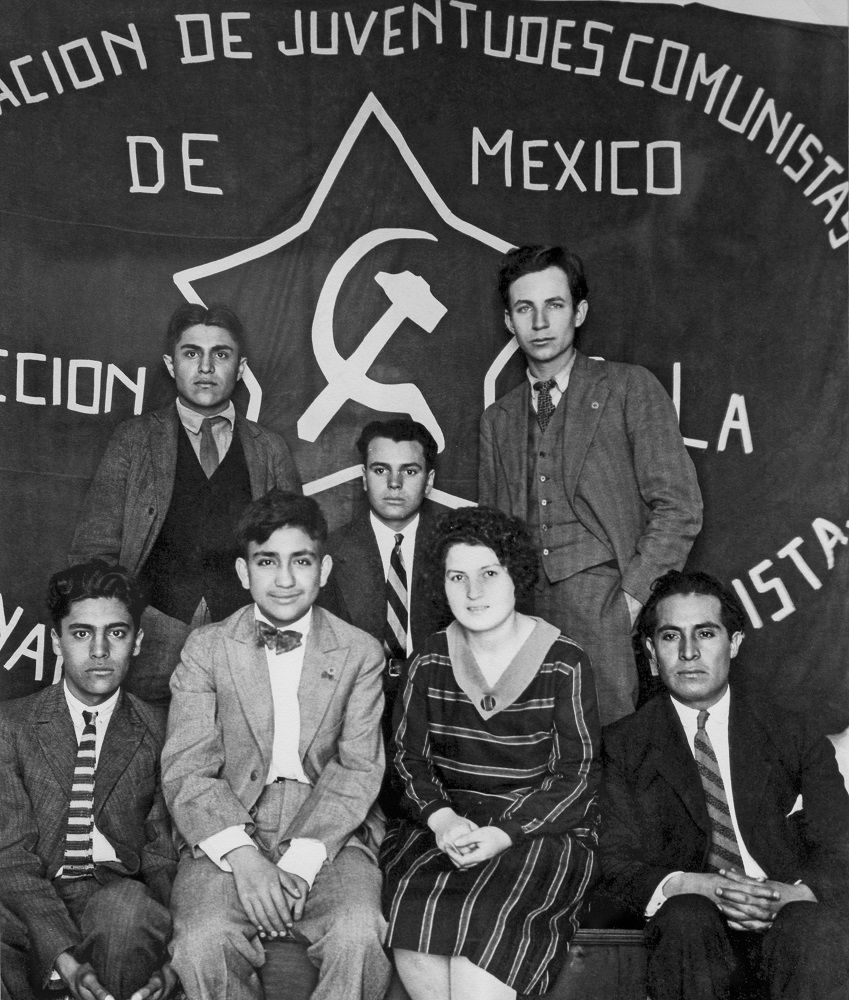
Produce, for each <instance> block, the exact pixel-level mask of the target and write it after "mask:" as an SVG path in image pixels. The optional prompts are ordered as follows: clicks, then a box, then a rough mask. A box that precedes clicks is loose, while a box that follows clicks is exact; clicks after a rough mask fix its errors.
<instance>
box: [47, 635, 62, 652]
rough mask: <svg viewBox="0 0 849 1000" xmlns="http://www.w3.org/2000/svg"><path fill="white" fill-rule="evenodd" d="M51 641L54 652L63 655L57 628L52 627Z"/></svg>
mask: <svg viewBox="0 0 849 1000" xmlns="http://www.w3.org/2000/svg"><path fill="white" fill-rule="evenodd" d="M50 643H51V645H52V646H53V652H54V653H55V654H56V655H57V656H61V655H62V650H61V648H60V646H59V634H58V633H57V631H56V629H55V628H52V629H50Z"/></svg>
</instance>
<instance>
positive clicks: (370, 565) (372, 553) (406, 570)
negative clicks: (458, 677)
mask: <svg viewBox="0 0 849 1000" xmlns="http://www.w3.org/2000/svg"><path fill="white" fill-rule="evenodd" d="M357 450H358V451H359V453H360V456H361V457H362V461H363V490H364V492H365V495H366V498H367V499H368V505H367V506H366V505H363V508H364V509H363V510H362V511H360V512H358V514H357V515H356V516H355V517H354V518H353V520H351V521H350V523H348V524H346V525H345V526H344V527H342V528H339V529H338V530H337V531H335V532H333V534H331V536H330V538H329V539H328V542H327V551H328V553H329V555H330V556H331V557H332V559H333V572H332V573H331V574H330V579H329V580H328V582H327V585H326V586H325V587H324V588H323V590H322V591H321V594H320V596H319V599H318V603H319V604H320V605H321V606H322V607H324V608H327V610H328V611H332V612H333V614H335V615H338V616H339V617H340V618H342V619H344V620H345V621H347V622H350V623H351V624H352V625H356V626H357V627H358V628H361V629H364V630H365V631H366V632H368V633H369V634H370V635H373V636H374V637H375V639H378V640H380V642H381V643H383V648H384V652H385V654H386V668H385V670H384V673H383V694H384V697H385V699H386V707H385V709H384V712H383V734H384V739H385V740H386V741H387V744H388V741H389V739H390V736H391V729H392V711H393V708H394V705H395V696H396V694H397V691H398V687H399V683H400V675H401V667H402V665H403V662H404V660H405V659H406V657H407V656H408V655H409V654H410V653H411V652H412V650H413V647H414V646H415V645H417V644H418V643H421V642H423V641H424V640H425V639H426V638H427V637H428V636H429V635H430V634H431V632H435V631H436V630H437V629H438V628H439V626H440V625H441V624H444V623H443V622H441V621H440V618H439V613H438V611H437V609H436V606H435V605H434V604H433V602H432V600H431V599H430V596H429V594H428V592H427V588H426V587H425V586H424V581H423V567H424V564H425V555H424V553H425V550H426V547H427V540H428V534H429V531H430V529H431V526H432V524H433V522H434V520H435V517H436V515H435V514H434V511H433V505H432V504H431V503H430V501H428V499H427V496H428V494H429V493H430V491H431V487H432V486H433V477H434V472H435V465H436V456H437V445H436V441H434V439H433V436H432V435H431V433H430V431H428V429H427V428H426V427H424V426H423V425H422V424H420V423H417V422H416V421H414V420H409V419H397V420H384V421H378V420H375V421H373V422H372V423H370V424H367V425H366V426H365V427H364V428H363V430H362V433H361V434H360V436H359V438H358V439H357ZM399 536H400V537H401V541H400V543H399V542H398V537H399ZM396 549H397V550H398V551H397V552H394V551H393V550H396ZM395 559H399V560H400V566H401V575H402V577H403V586H402V593H401V594H399V593H398V592H397V591H396V590H395V589H394V587H395V586H396V585H395V584H394V582H393V579H392V575H393V561H394V560H395ZM396 602H398V603H396ZM390 607H391V608H392V609H393V610H392V611H391V612H390V611H389V609H390ZM399 607H400V608H401V609H402V612H401V619H402V620H401V621H399V618H398V608H399ZM396 801H397V797H396V796H395V794H394V793H393V792H392V789H391V783H390V781H389V775H388V774H387V778H386V780H385V781H384V786H383V789H382V790H381V795H380V804H381V806H382V807H383V810H384V812H385V813H386V814H387V815H391V816H394V815H395V814H396V812H397V808H396Z"/></svg>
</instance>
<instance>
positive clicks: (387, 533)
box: [369, 510, 419, 548]
mask: <svg viewBox="0 0 849 1000" xmlns="http://www.w3.org/2000/svg"><path fill="white" fill-rule="evenodd" d="M369 517H370V518H371V526H372V529H373V530H374V534H375V537H376V538H377V540H378V544H379V545H380V546H381V548H383V547H385V546H387V545H388V546H389V547H390V548H392V546H394V545H395V536H396V535H398V534H401V535H403V536H404V541H405V542H407V541H410V542H412V541H414V539H415V537H416V531H418V527H419V515H418V514H416V516H415V517H414V518H413V520H412V521H410V523H409V524H408V525H407V527H406V528H402V529H401V530H400V532H399V531H396V530H395V529H394V528H389V527H387V526H386V525H385V524H384V523H383V521H381V520H380V518H378V517H375V514H374V511H373V510H370V511H369ZM381 543H382V544H381Z"/></svg>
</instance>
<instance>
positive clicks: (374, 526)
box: [369, 511, 419, 656]
mask: <svg viewBox="0 0 849 1000" xmlns="http://www.w3.org/2000/svg"><path fill="white" fill-rule="evenodd" d="M369 518H370V519H371V530H372V531H373V532H374V537H375V541H376V542H377V548H378V551H379V552H380V561H381V563H383V579H384V580H386V579H387V578H388V577H389V560H390V558H391V557H392V550H393V549H394V548H395V536H396V535H397V534H399V532H397V531H396V530H395V529H394V528H387V526H386V525H385V524H384V523H383V521H381V520H379V519H378V518H376V517H375V516H374V511H369ZM418 530H419V515H418V514H416V516H415V517H414V518H413V520H412V521H410V523H409V524H408V525H407V527H406V528H404V529H402V530H401V532H400V534H402V535H403V536H404V541H403V542H401V558H402V559H403V560H404V569H405V571H406V573H407V655H408V656H409V655H410V653H411V652H412V651H413V633H412V630H411V623H412V620H413V616H412V615H411V614H410V610H411V605H410V598H411V596H412V591H413V557H414V555H415V551H416V532H417V531H418Z"/></svg>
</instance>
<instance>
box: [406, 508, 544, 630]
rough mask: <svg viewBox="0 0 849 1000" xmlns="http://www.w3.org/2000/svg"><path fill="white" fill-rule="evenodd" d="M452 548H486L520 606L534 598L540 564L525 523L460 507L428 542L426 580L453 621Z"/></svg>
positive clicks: (489, 510) (490, 510) (442, 520)
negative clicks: (448, 581)
mask: <svg viewBox="0 0 849 1000" xmlns="http://www.w3.org/2000/svg"><path fill="white" fill-rule="evenodd" d="M452 545H484V546H486V547H487V548H489V549H492V551H493V552H494V553H495V554H496V556H498V561H499V562H500V563H501V565H502V566H504V567H505V568H506V570H507V572H508V573H509V574H510V579H511V580H512V581H513V586H514V587H515V588H516V600H517V602H518V601H520V600H522V599H523V598H527V597H529V596H530V595H531V592H532V591H533V589H534V584H535V583H536V581H537V575H538V573H539V560H538V559H537V554H536V551H535V549H534V544H533V542H532V541H531V536H530V534H529V533H528V528H527V525H526V524H525V522H524V521H523V520H522V519H521V518H518V517H511V516H510V515H509V514H504V513H502V511H500V510H495V509H494V508H493V507H461V508H460V509H459V510H451V511H448V512H447V513H445V514H443V515H442V516H441V517H440V518H439V519H438V520H437V522H436V524H435V526H434V528H433V531H432V533H431V535H430V536H429V539H428V545H427V549H426V551H427V560H428V561H427V568H426V570H425V579H426V582H427V588H428V590H429V592H430V596H431V599H432V600H433V603H434V604H435V605H436V606H437V607H438V608H439V609H440V611H441V612H442V613H443V614H444V615H445V616H447V617H446V620H450V618H451V613H450V611H449V610H448V601H447V599H446V597H445V560H446V557H447V556H448V550H449V549H450V548H451V547H452Z"/></svg>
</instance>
